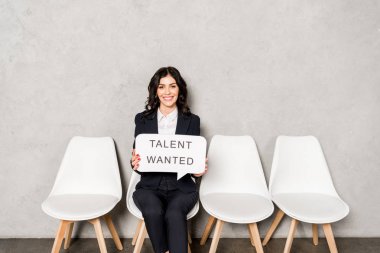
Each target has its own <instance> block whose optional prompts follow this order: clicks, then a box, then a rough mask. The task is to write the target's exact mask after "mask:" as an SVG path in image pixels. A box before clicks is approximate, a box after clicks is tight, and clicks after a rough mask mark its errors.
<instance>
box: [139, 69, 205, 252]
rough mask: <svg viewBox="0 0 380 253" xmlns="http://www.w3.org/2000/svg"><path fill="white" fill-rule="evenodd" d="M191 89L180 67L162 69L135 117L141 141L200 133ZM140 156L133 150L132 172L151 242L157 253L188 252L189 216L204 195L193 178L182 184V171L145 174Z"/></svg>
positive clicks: (184, 144)
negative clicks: (152, 136) (190, 103)
mask: <svg viewBox="0 0 380 253" xmlns="http://www.w3.org/2000/svg"><path fill="white" fill-rule="evenodd" d="M186 87H187V85H186V82H185V80H183V78H182V76H181V74H180V73H179V71H178V70H177V69H176V68H173V67H165V68H160V69H159V70H158V71H157V72H156V73H155V74H154V75H153V77H152V78H151V80H150V83H149V86H148V91H149V97H148V100H147V102H146V106H145V111H144V112H142V113H138V114H137V115H136V117H135V124H136V128H135V138H136V137H137V136H138V135H139V134H147V133H150V134H157V133H158V134H179V135H200V119H199V117H198V116H197V115H195V114H192V113H191V112H190V108H189V106H188V105H187V88H186ZM190 143H191V142H188V141H181V140H179V141H174V142H168V143H165V142H161V141H155V140H151V145H152V147H153V146H155V147H156V148H168V147H171V148H188V147H190ZM148 159H149V160H148V162H151V163H153V162H155V163H156V164H157V163H160V164H165V165H170V164H172V163H177V164H187V165H192V164H193V162H194V161H193V159H192V158H189V157H179V156H159V155H158V154H154V155H153V156H150V157H149V158H148ZM140 160H141V158H140V156H139V154H135V153H134V152H133V156H132V160H131V165H132V168H133V169H134V170H135V171H136V172H137V173H139V174H140V175H141V180H140V182H139V183H138V184H137V185H136V190H135V192H134V193H133V200H134V202H135V204H136V206H137V207H138V208H139V209H140V210H141V213H142V215H143V217H144V222H145V224H146V228H147V230H148V234H149V237H150V241H151V242H152V245H153V248H154V251H155V252H156V253H165V252H169V251H170V253H183V252H187V247H188V246H187V221H186V216H187V214H188V213H189V211H190V210H191V209H192V208H193V207H194V206H195V204H196V203H197V201H198V198H199V197H198V196H199V194H198V191H197V189H196V185H195V183H194V181H193V180H192V178H191V176H194V177H199V176H202V175H203V174H204V173H205V172H206V171H207V165H205V170H204V172H202V173H200V174H192V175H190V174H186V175H185V176H183V177H181V178H180V179H178V180H177V173H167V172H166V173H164V172H139V171H138V169H139V161H140Z"/></svg>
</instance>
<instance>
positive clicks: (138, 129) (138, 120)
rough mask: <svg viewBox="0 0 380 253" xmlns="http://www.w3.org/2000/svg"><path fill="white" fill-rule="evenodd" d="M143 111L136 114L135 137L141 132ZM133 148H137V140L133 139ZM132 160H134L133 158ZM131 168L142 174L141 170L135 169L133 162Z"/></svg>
mask: <svg viewBox="0 0 380 253" xmlns="http://www.w3.org/2000/svg"><path fill="white" fill-rule="evenodd" d="M141 128H142V127H141V113H138V114H136V116H135V139H136V137H137V135H139V134H141V131H142V130H141ZM133 149H135V140H134V141H133ZM131 161H132V160H131ZM131 169H132V170H133V171H135V172H136V173H137V174H140V175H141V172H139V171H137V170H134V169H133V167H132V163H131Z"/></svg>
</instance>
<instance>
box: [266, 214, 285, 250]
mask: <svg viewBox="0 0 380 253" xmlns="http://www.w3.org/2000/svg"><path fill="white" fill-rule="evenodd" d="M283 217H284V212H283V211H281V210H278V212H277V214H276V217H275V218H274V220H273V222H272V224H271V225H270V227H269V229H268V232H267V234H266V236H265V238H264V241H263V246H265V245H267V244H268V242H269V240H270V238H271V237H272V235H273V233H274V231H275V230H276V228H277V226H278V224H280V221H281V220H282V218H283Z"/></svg>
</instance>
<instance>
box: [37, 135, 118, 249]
mask: <svg viewBox="0 0 380 253" xmlns="http://www.w3.org/2000/svg"><path fill="white" fill-rule="evenodd" d="M120 199H121V182H120V174H119V166H118V162H117V157H116V152H115V145H114V142H113V140H112V138H110V137H101V138H89V137H73V138H72V139H71V141H70V143H69V145H68V147H67V149H66V153H65V155H64V157H63V160H62V163H61V166H60V168H59V171H58V174H57V177H56V179H55V183H54V186H53V189H52V191H51V192H50V195H49V196H48V198H47V199H46V200H45V201H44V202H43V203H42V210H43V211H44V212H45V213H46V214H48V215H50V216H52V217H54V218H57V219H59V220H61V222H60V224H59V229H58V232H57V235H56V237H55V241H54V245H53V249H52V252H53V253H57V252H59V250H60V248H61V244H62V240H63V237H64V234H65V232H66V240H65V245H64V248H65V249H67V248H68V247H69V245H70V240H71V233H72V230H73V225H74V222H75V221H83V220H87V221H89V222H90V223H92V224H93V225H94V227H95V232H96V236H97V239H98V243H99V247H100V251H101V252H102V253H106V252H107V249H106V245H105V241H104V237H103V233H102V228H101V224H100V218H101V217H103V218H104V219H105V221H106V223H107V226H108V228H109V230H110V232H111V234H112V237H113V239H114V241H115V244H116V247H117V249H119V250H122V249H123V246H122V244H121V242H120V239H119V236H118V234H117V232H116V229H115V227H114V225H113V223H112V220H111V217H110V216H109V214H108V213H109V212H110V211H111V210H112V209H113V208H114V207H115V205H116V204H117V203H118V202H119V201H120Z"/></svg>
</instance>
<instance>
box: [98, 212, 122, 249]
mask: <svg viewBox="0 0 380 253" xmlns="http://www.w3.org/2000/svg"><path fill="white" fill-rule="evenodd" d="M103 217H104V220H105V221H106V224H107V226H108V229H109V231H110V232H111V235H112V238H113V241H114V242H115V245H116V248H117V249H118V250H122V249H123V244H122V243H121V241H120V237H119V235H118V234H117V231H116V228H115V226H114V224H113V222H112V219H111V216H110V215H109V214H106V215H104V216H103Z"/></svg>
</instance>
